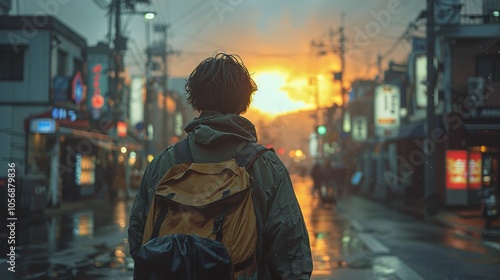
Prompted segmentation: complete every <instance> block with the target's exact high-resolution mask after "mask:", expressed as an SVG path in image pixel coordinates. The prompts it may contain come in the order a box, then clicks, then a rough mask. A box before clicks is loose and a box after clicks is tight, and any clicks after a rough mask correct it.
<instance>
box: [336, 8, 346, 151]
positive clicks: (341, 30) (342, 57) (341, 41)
mask: <svg viewBox="0 0 500 280" xmlns="http://www.w3.org/2000/svg"><path fill="white" fill-rule="evenodd" d="M344 17H345V14H344V13H341V14H340V28H339V35H340V36H339V47H340V49H339V54H340V67H341V68H340V92H341V94H342V107H341V109H340V116H341V120H342V123H343V122H344V116H345V112H346V109H347V108H346V106H347V104H346V96H345V93H346V92H345V88H344V75H345V36H344ZM341 127H342V126H341ZM341 134H342V133H339V135H341ZM338 142H339V145H340V147H341V153H344V150H345V147H344V140H343V139H342V138H341V137H339V139H338Z"/></svg>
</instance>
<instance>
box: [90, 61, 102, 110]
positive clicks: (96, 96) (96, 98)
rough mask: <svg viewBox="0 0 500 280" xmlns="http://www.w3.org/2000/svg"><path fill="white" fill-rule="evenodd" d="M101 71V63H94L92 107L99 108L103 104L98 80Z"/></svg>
mask: <svg viewBox="0 0 500 280" xmlns="http://www.w3.org/2000/svg"><path fill="white" fill-rule="evenodd" d="M101 71H102V65H101V64H100V63H99V64H96V66H94V68H92V72H93V73H94V81H93V85H94V92H93V96H92V107H94V108H95V109H101V108H102V106H104V98H103V97H102V95H101V84H100V82H99V80H100V79H101Z"/></svg>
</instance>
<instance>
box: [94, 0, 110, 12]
mask: <svg viewBox="0 0 500 280" xmlns="http://www.w3.org/2000/svg"><path fill="white" fill-rule="evenodd" d="M92 1H93V2H94V4H95V5H96V6H97V7H99V8H100V9H101V10H108V9H109V8H108V7H109V5H111V4H107V5H105V4H102V3H101V1H99V0H92Z"/></svg>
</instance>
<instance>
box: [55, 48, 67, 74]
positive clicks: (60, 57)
mask: <svg viewBox="0 0 500 280" xmlns="http://www.w3.org/2000/svg"><path fill="white" fill-rule="evenodd" d="M67 58H68V54H67V53H66V52H65V51H62V50H58V51H57V76H65V75H67V74H66V65H67V63H66V60H67Z"/></svg>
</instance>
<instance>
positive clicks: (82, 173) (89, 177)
mask: <svg viewBox="0 0 500 280" xmlns="http://www.w3.org/2000/svg"><path fill="white" fill-rule="evenodd" d="M94 174H95V159H94V158H92V157H91V156H88V155H82V154H76V156H75V184H76V185H78V186H81V185H92V184H94V183H95V176H94Z"/></svg>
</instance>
